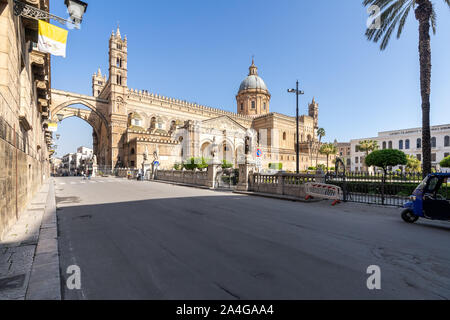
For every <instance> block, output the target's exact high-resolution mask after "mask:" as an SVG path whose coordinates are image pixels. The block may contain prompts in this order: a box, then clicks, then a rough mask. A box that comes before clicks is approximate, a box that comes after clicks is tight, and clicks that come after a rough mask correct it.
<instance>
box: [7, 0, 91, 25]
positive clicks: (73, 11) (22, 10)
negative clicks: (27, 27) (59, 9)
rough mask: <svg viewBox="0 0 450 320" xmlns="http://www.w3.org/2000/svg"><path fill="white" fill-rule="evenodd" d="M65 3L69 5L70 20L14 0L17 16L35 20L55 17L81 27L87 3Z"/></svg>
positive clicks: (64, 22)
mask: <svg viewBox="0 0 450 320" xmlns="http://www.w3.org/2000/svg"><path fill="white" fill-rule="evenodd" d="M64 3H65V5H66V6H67V10H68V11H69V14H70V18H69V19H70V20H66V19H63V18H60V17H58V16H55V15H53V14H51V13H48V12H46V11H44V10H41V9H38V8H36V7H33V6H31V5H29V4H26V3H24V2H21V1H19V0H14V14H15V15H16V16H22V17H25V18H30V19H34V20H49V19H53V20H56V21H58V22H59V23H61V24H73V25H75V27H76V28H79V26H80V23H81V21H82V19H83V14H84V13H85V12H86V9H87V6H88V5H87V3H85V2H83V1H79V0H65V2H64Z"/></svg>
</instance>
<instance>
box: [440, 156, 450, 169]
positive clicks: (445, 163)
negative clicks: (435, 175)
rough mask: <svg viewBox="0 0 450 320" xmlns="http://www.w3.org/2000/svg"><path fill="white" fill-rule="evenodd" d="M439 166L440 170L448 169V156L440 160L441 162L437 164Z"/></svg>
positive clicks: (449, 159) (449, 162)
mask: <svg viewBox="0 0 450 320" xmlns="http://www.w3.org/2000/svg"><path fill="white" fill-rule="evenodd" d="M439 165H440V166H441V167H442V168H450V156H447V157H445V158H444V159H442V161H441V162H439Z"/></svg>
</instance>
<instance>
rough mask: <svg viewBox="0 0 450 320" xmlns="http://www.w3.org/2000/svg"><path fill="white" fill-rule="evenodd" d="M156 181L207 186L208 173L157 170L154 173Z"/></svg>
mask: <svg viewBox="0 0 450 320" xmlns="http://www.w3.org/2000/svg"><path fill="white" fill-rule="evenodd" d="M156 180H163V181H171V182H177V183H185V184H193V185H198V186H209V183H208V171H190V170H158V171H156Z"/></svg>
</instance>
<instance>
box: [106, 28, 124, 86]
mask: <svg viewBox="0 0 450 320" xmlns="http://www.w3.org/2000/svg"><path fill="white" fill-rule="evenodd" d="M127 58H128V51H127V37H126V36H125V37H124V38H123V39H122V36H121V35H120V30H119V28H117V32H116V34H114V31H113V32H112V33H111V37H110V38H109V81H110V83H111V86H112V85H116V86H122V87H127V77H128V70H127Z"/></svg>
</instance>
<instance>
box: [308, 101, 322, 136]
mask: <svg viewBox="0 0 450 320" xmlns="http://www.w3.org/2000/svg"><path fill="white" fill-rule="evenodd" d="M308 115H309V116H310V117H311V118H313V119H314V128H315V129H317V128H319V104H318V103H317V102H316V100H315V99H314V98H313V99H312V102H311V103H310V104H309V106H308Z"/></svg>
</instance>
